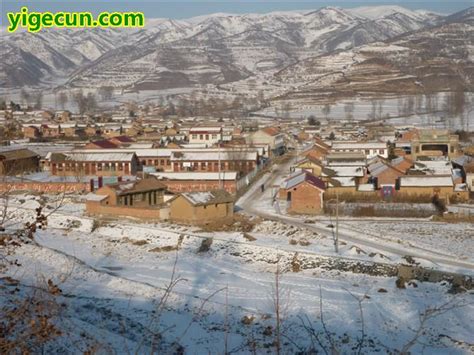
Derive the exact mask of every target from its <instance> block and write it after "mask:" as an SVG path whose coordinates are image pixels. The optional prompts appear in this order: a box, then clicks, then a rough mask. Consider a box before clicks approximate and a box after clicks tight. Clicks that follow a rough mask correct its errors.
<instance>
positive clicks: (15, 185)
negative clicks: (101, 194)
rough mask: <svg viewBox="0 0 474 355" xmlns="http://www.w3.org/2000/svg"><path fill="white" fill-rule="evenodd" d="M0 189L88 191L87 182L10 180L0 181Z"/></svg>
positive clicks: (52, 192)
mask: <svg viewBox="0 0 474 355" xmlns="http://www.w3.org/2000/svg"><path fill="white" fill-rule="evenodd" d="M0 191H29V192H30V191H32V192H42V193H51V194H56V193H63V192H90V185H89V184H88V183H75V182H12V183H0Z"/></svg>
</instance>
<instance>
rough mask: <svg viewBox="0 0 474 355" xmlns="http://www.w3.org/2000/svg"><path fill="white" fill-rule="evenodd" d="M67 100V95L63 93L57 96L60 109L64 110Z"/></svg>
mask: <svg viewBox="0 0 474 355" xmlns="http://www.w3.org/2000/svg"><path fill="white" fill-rule="evenodd" d="M68 100H69V96H68V95H67V93H66V92H65V91H61V92H60V93H59V95H58V103H59V106H60V107H61V109H63V110H64V109H65V107H66V104H67V102H68Z"/></svg>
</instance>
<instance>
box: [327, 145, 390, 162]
mask: <svg viewBox="0 0 474 355" xmlns="http://www.w3.org/2000/svg"><path fill="white" fill-rule="evenodd" d="M331 151H332V152H335V153H343V152H344V153H352V152H357V153H363V154H365V156H366V158H367V159H369V158H372V157H375V156H377V155H380V156H381V157H384V158H387V157H388V147H387V144H386V143H382V142H333V144H332V147H331Z"/></svg>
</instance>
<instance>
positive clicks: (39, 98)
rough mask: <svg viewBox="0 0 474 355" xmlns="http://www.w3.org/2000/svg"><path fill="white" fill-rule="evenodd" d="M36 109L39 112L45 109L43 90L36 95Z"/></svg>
mask: <svg viewBox="0 0 474 355" xmlns="http://www.w3.org/2000/svg"><path fill="white" fill-rule="evenodd" d="M34 102H35V105H34V108H35V109H37V110H39V109H41V108H42V107H43V92H42V91H41V90H39V91H36V92H35V93H34Z"/></svg>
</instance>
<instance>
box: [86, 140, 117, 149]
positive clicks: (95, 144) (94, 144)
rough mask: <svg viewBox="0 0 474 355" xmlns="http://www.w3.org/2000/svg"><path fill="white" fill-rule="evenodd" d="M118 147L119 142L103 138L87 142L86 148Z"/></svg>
mask: <svg viewBox="0 0 474 355" xmlns="http://www.w3.org/2000/svg"><path fill="white" fill-rule="evenodd" d="M115 148H118V146H117V144H115V143H112V142H111V141H110V140H109V139H102V140H99V141H94V142H90V143H87V144H86V145H85V147H84V149H115Z"/></svg>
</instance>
